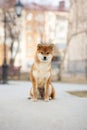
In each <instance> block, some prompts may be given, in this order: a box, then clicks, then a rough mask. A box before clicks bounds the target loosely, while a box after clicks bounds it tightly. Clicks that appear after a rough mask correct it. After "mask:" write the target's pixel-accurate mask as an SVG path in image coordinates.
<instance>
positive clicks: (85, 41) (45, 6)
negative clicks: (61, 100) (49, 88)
mask: <svg viewBox="0 0 87 130" xmlns="http://www.w3.org/2000/svg"><path fill="white" fill-rule="evenodd" d="M86 8H87V2H86V0H54V1H53V0H43V1H42V0H17V1H16V0H0V81H1V82H3V83H7V80H8V79H9V80H29V71H30V68H31V65H32V63H33V61H34V55H35V51H36V47H37V44H38V43H42V44H43V43H47V44H49V43H53V44H54V45H55V47H54V58H53V60H52V68H53V71H52V81H67V82H69V81H71V82H87V10H86Z"/></svg>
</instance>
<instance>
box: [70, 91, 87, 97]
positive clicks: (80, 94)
mask: <svg viewBox="0 0 87 130" xmlns="http://www.w3.org/2000/svg"><path fill="white" fill-rule="evenodd" d="M68 93H69V94H72V95H74V96H77V97H82V98H87V91H70V92H68Z"/></svg>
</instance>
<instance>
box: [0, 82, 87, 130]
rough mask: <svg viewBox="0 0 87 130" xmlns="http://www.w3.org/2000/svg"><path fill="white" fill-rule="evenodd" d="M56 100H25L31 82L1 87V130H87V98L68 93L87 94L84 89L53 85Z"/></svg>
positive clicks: (70, 85)
mask: <svg viewBox="0 0 87 130" xmlns="http://www.w3.org/2000/svg"><path fill="white" fill-rule="evenodd" d="M53 84H54V86H55V89H56V99H55V100H51V101H49V102H45V101H43V100H38V101H37V102H32V101H31V100H29V99H28V95H29V89H30V86H31V83H30V82H25V81H24V82H23V81H22V82H14V81H11V82H9V84H7V85H1V84H0V130H87V98H80V97H76V96H73V95H70V94H68V93H67V91H72V90H73V91H75V90H78V91H81V90H87V85H79V84H64V83H53Z"/></svg>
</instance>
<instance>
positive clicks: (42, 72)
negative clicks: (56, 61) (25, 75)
mask: <svg viewBox="0 0 87 130" xmlns="http://www.w3.org/2000/svg"><path fill="white" fill-rule="evenodd" d="M49 69H50V67H49V66H48V64H40V65H38V66H37V65H36V69H35V70H33V75H34V77H35V78H37V79H38V78H40V79H45V78H49V76H50V71H49Z"/></svg>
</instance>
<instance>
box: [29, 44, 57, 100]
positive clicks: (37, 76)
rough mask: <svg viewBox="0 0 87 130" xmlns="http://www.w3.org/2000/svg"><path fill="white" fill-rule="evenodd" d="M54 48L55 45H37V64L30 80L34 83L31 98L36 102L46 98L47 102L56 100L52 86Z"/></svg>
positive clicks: (33, 66)
mask: <svg viewBox="0 0 87 130" xmlns="http://www.w3.org/2000/svg"><path fill="white" fill-rule="evenodd" d="M53 48H54V45H53V44H38V45H37V51H36V55H35V62H34V64H33V65H32V67H31V72H30V79H31V82H32V88H31V90H30V96H31V99H33V100H34V101H36V100H37V99H39V98H44V100H45V101H49V99H51V98H52V99H54V98H55V89H54V87H53V85H52V84H51V71H52V69H51V60H52V58H53Z"/></svg>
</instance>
